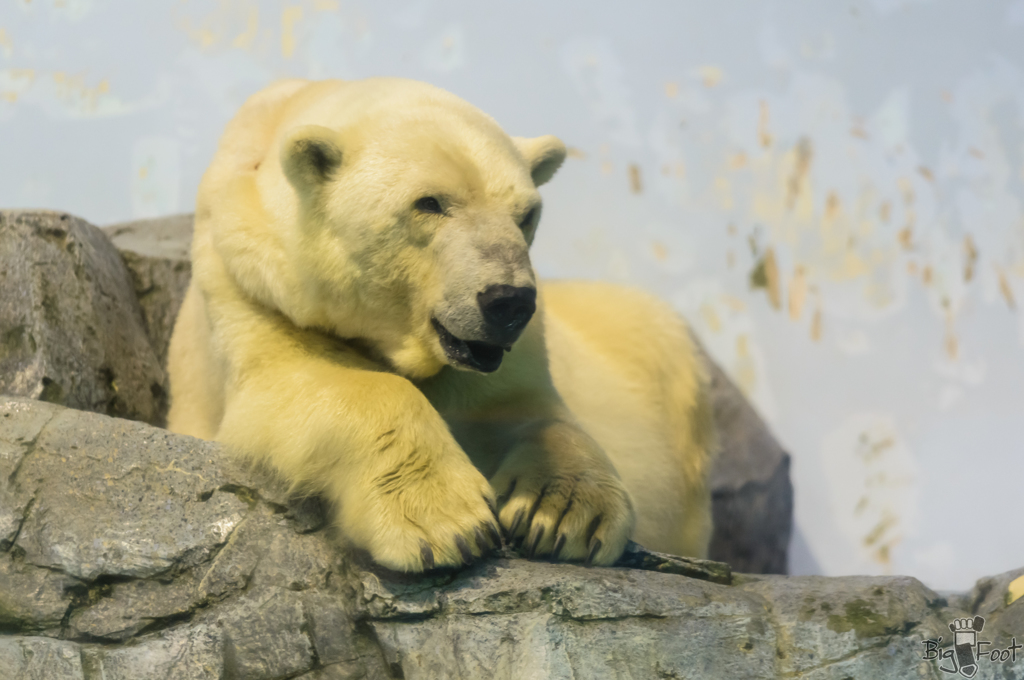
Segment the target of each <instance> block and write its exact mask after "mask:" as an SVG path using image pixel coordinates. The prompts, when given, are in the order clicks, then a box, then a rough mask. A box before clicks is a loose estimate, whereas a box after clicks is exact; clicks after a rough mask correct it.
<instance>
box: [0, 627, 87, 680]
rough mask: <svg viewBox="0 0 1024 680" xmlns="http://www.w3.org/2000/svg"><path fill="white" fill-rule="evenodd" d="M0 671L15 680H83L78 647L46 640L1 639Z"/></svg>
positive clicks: (28, 638) (69, 643)
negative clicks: (23, 679)
mask: <svg viewBox="0 0 1024 680" xmlns="http://www.w3.org/2000/svg"><path fill="white" fill-rule="evenodd" d="M0 669H3V671H4V674H3V677H4V678H12V679H14V680H21V679H22V678H25V680H85V675H84V674H83V672H82V657H81V653H80V651H79V647H78V645H76V644H75V643H73V642H65V641H62V640H54V639H52V638H48V637H3V636H0Z"/></svg>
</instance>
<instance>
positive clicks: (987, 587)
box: [0, 397, 1024, 680]
mask: <svg viewBox="0 0 1024 680" xmlns="http://www.w3.org/2000/svg"><path fill="white" fill-rule="evenodd" d="M0 521H2V522H3V524H2V525H0V526H3V527H5V529H4V530H3V532H2V533H0V677H2V678H4V679H5V680H6V678H12V679H21V678H33V679H38V680H51V679H54V680H56V679H61V680H63V679H65V678H66V679H69V680H70V679H75V680H100V679H105V680H114V679H125V680H129V679H130V680H139V679H148V678H161V679H163V678H167V679H171V680H176V679H189V680H191V679H199V678H249V679H252V680H279V679H284V678H303V679H308V680H328V679H340V678H346V679H349V680H355V679H357V678H368V679H374V680H377V679H380V680H383V679H385V678H406V679H408V680H414V679H417V678H431V679H433V678H438V679H442V678H444V679H448V678H452V679H458V678H466V679H474V680H475V679H479V678H489V679H494V680H503V679H505V678H531V679H532V678H556V679H560V678H709V679H714V678H727V679H729V680H736V679H741V678H772V677H800V678H823V679H824V678H834V679H836V680H839V679H842V678H933V679H938V678H941V677H948V674H946V673H943V672H942V671H940V664H945V665H946V666H947V667H948V665H949V664H950V663H952V658H947V659H937V660H926V659H923V658H922V656H924V655H925V650H926V648H927V646H926V645H925V641H926V640H928V639H937V638H938V637H940V636H941V637H942V638H943V642H944V645H943V649H947V647H946V646H945V645H948V643H949V640H950V638H951V637H952V635H951V633H950V632H949V630H948V624H949V622H950V621H952V620H953V619H954V618H961V617H966V616H969V615H971V616H973V615H975V614H981V615H983V616H984V617H986V626H985V629H984V634H982V635H979V638H981V639H984V640H986V641H990V642H991V643H992V646H990V647H989V648H988V649H993V648H996V649H1005V648H1007V647H1008V646H1009V645H1011V644H1012V641H1013V636H1015V635H1016V636H1018V637H1017V639H1018V640H1024V600H1018V601H1017V602H1014V603H1012V604H1008V603H1007V602H1006V598H1005V590H1006V587H1007V584H1008V583H1009V582H1010V580H1011V579H1012V578H1014V577H1015V576H1016V575H1019V574H1020V573H1022V572H1024V569H1022V570H1018V571H1017V572H1012V573H1009V574H1004V575H1001V576H997V577H993V578H991V579H986V580H983V581H982V582H979V585H978V588H976V589H975V592H973V593H966V594H963V595H961V596H958V597H956V598H950V600H949V602H948V603H947V601H946V600H944V599H943V598H942V597H940V596H939V595H937V594H936V593H934V592H932V591H930V590H929V589H927V588H926V587H924V586H923V585H921V583H919V582H918V581H916V580H915V579H912V578H907V577H850V578H824V577H784V576H750V575H742V574H741V575H735V576H734V575H732V574H731V573H730V571H729V569H728V568H727V567H726V566H725V565H717V564H714V563H708V562H702V561H695V560H685V559H681V558H672V557H667V556H659V555H656V554H652V553H647V552H646V551H643V550H642V549H640V548H638V547H636V546H632V547H631V549H630V552H628V553H627V555H626V556H625V557H624V559H623V560H622V562H621V563H620V566H616V567H611V568H590V569H588V568H584V567H582V566H578V565H556V564H549V563H546V562H539V561H538V562H532V561H527V560H523V559H520V558H518V557H517V556H516V555H515V554H514V553H513V552H511V551H509V550H505V551H504V552H502V553H501V554H499V555H496V556H494V557H491V558H488V559H485V560H482V561H480V562H478V563H477V564H475V565H473V566H471V567H469V568H467V569H465V570H463V571H461V572H451V571H438V572H434V573H431V574H428V575H426V576H423V577H408V576H403V575H398V574H394V573H389V572H385V571H382V570H379V569H376V568H374V567H372V566H371V565H369V564H368V563H367V561H366V560H365V556H360V555H353V554H348V553H345V552H343V551H342V550H341V549H340V548H339V547H338V543H337V541H336V539H335V537H333V536H332V535H331V531H330V528H329V527H327V526H325V522H324V519H323V511H322V508H321V507H320V505H319V503H317V502H316V501H311V500H305V501H298V500H293V499H289V498H288V497H287V496H286V495H285V494H283V493H282V491H281V489H280V488H279V487H278V486H277V485H276V484H275V483H274V482H273V481H272V480H270V479H267V478H263V477H261V476H260V475H258V474H256V473H253V472H251V471H247V470H244V469H241V468H238V467H236V466H235V465H234V464H233V463H232V462H231V461H230V460H229V459H228V458H227V457H226V456H225V455H224V454H223V452H222V451H221V449H220V447H219V446H218V445H217V444H214V443H209V442H202V441H199V440H196V439H192V438H190V437H183V436H178V435H173V434H170V433H168V432H166V431H164V430H160V429H157V428H153V427H150V426H148V425H145V424H142V423H137V422H130V421H125V420H119V419H114V418H109V417H106V416H103V415H97V414H92V413H85V412H81V411H75V410H70V409H65V408H62V407H59V406H55V405H52V404H46V403H42V402H38V401H31V400H27V399H22V398H7V397H5V398H0ZM621 565H631V566H621ZM635 567H643V568H635ZM684 574H692V575H694V576H698V577H700V578H693V577H692V576H687V575H684ZM1019 651H1020V650H1018V654H1017V656H1016V659H1015V660H1007V661H1005V662H1001V663H992V662H990V661H987V660H984V661H983V662H982V663H981V670H980V671H979V672H978V674H977V676H976V677H979V678H1024V654H1020V653H1019Z"/></svg>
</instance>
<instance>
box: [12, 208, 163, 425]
mask: <svg viewBox="0 0 1024 680" xmlns="http://www.w3.org/2000/svg"><path fill="white" fill-rule="evenodd" d="M0 291H3V295H2V296H0V393H3V394H17V395H23V396H26V397H31V398H33V399H42V400H44V401H49V402H53V403H58V404H63V405H65V406H71V407H73V408H78V409H84V410H88V411H96V412H99V413H106V414H109V415H114V416H119V417H124V418H132V419H137V420H143V421H146V422H150V423H160V422H161V419H162V418H163V417H164V412H165V411H166V378H165V375H164V371H163V369H162V368H161V366H160V362H159V359H158V358H157V356H156V354H155V352H154V351H153V348H152V346H151V344H150V342H149V339H148V338H147V336H146V333H145V330H144V327H143V321H142V313H141V311H140V309H139V304H138V301H137V300H136V296H135V293H134V289H133V287H132V285H131V283H130V281H129V276H128V273H127V271H126V270H125V267H124V265H123V264H122V260H121V257H120V256H119V254H118V252H117V250H116V249H115V248H114V247H113V246H112V245H111V243H110V241H109V240H108V239H107V238H106V237H105V236H104V234H103V232H101V231H100V230H99V229H97V228H96V227H94V226H92V225H90V224H88V223H86V222H84V221H82V220H80V219H78V218H76V217H72V216H70V215H66V214H63V213H58V212H49V211H37V212H17V211H0Z"/></svg>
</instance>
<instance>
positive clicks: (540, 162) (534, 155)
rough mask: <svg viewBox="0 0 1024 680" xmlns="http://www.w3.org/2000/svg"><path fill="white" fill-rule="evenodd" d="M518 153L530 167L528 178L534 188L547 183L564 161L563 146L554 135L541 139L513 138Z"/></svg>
mask: <svg viewBox="0 0 1024 680" xmlns="http://www.w3.org/2000/svg"><path fill="white" fill-rule="evenodd" d="M514 141H515V143H516V146H517V147H519V153H521V154H523V158H524V159H525V160H526V162H527V163H528V164H529V166H530V176H531V177H533V183H534V185H535V186H538V187H539V186H540V185H541V184H544V183H545V182H547V181H548V180H549V179H551V177H552V176H553V175H554V174H555V170H558V168H559V167H560V166H561V165H562V161H564V160H565V144H563V143H562V140H560V139H559V138H558V137H555V136H554V135H544V136H543V137H532V138H529V139H527V138H526V137H515V138H514Z"/></svg>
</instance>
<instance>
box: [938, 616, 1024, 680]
mask: <svg viewBox="0 0 1024 680" xmlns="http://www.w3.org/2000/svg"><path fill="white" fill-rule="evenodd" d="M984 629H985V617H983V616H975V617H974V618H973V619H954V620H953V622H952V623H951V624H949V630H950V632H951V633H953V644H952V646H949V645H947V646H946V647H945V648H943V647H941V646H940V645H941V643H942V638H941V637H940V638H938V639H937V640H922V641H921V644H923V645H924V656H923V657H921V658H922V659H924V660H925V661H938V663H939V670H940V671H942V672H943V673H949V674H951V675H952V674H956V673H959V674H960V675H962V676H963V677H965V678H973V677H974V675H975V674H976V673H977V672H978V666H979V665H980V664H981V662H982V660H983V659H986V657H987V660H988V662H989V663H1003V662H1004V661H1011V660H1012V661H1014V662H1016V661H1017V650H1018V649H1022V648H1024V645H1019V644H1017V638H1013V640H1011V642H1010V646H1009V647H1007V648H1006V649H986V647H991V646H992V643H991V642H988V641H986V640H979V639H978V635H979V633H981V631H982V630H984Z"/></svg>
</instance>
